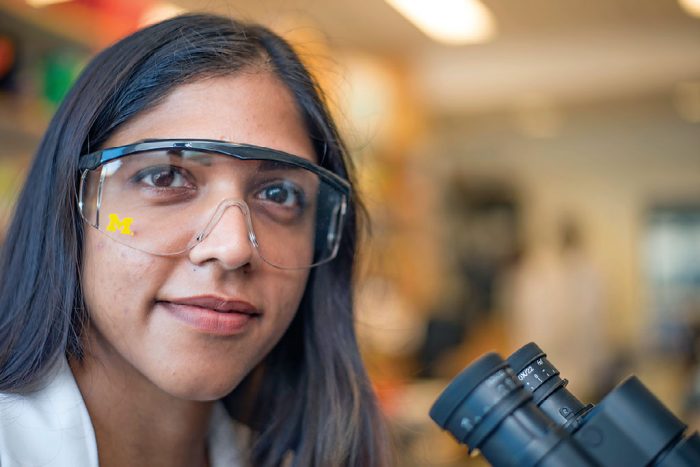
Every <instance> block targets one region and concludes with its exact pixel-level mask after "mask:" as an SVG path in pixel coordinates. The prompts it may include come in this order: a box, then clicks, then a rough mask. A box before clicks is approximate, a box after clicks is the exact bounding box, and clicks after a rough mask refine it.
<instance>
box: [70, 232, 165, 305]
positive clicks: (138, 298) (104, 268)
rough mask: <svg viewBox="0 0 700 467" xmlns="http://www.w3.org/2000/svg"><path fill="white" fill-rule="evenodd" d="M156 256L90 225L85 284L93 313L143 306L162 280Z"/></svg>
mask: <svg viewBox="0 0 700 467" xmlns="http://www.w3.org/2000/svg"><path fill="white" fill-rule="evenodd" d="M160 276H162V273H161V274H159V267H158V262H157V258H154V257H152V256H150V255H146V254H144V253H141V252H138V251H136V250H132V249H130V248H127V247H125V246H123V245H120V244H118V243H116V242H114V241H112V240H110V239H108V238H106V237H105V236H104V235H102V234H100V233H99V232H95V231H94V230H93V229H90V228H88V229H87V230H86V234H85V247H84V249H83V267H82V286H83V293H84V295H85V302H86V305H87V308H88V311H89V312H90V315H91V316H92V317H96V316H95V315H98V314H99V315H105V314H111V313H116V312H121V313H128V312H130V311H131V310H134V309H139V308H140V307H142V306H144V305H145V304H146V303H147V302H148V301H149V300H150V299H151V296H152V293H153V291H154V290H155V289H156V287H157V284H158V283H159V279H160Z"/></svg>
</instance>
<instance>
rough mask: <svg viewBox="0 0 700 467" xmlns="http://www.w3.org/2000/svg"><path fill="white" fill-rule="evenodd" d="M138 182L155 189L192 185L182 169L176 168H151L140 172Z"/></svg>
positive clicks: (137, 177)
mask: <svg viewBox="0 0 700 467" xmlns="http://www.w3.org/2000/svg"><path fill="white" fill-rule="evenodd" d="M136 181H137V182H141V183H144V184H146V185H148V186H151V187H154V188H186V187H188V186H190V185H191V184H190V183H189V181H188V179H187V176H186V175H185V174H184V173H183V171H182V169H180V168H179V167H174V166H160V167H149V168H147V169H144V170H142V171H141V172H139V174H138V175H137V176H136Z"/></svg>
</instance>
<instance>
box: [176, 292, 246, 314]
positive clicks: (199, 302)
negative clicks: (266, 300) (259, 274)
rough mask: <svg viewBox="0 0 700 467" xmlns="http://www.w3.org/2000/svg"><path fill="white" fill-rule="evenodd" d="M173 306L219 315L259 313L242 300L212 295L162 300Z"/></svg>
mask: <svg viewBox="0 0 700 467" xmlns="http://www.w3.org/2000/svg"><path fill="white" fill-rule="evenodd" d="M164 301H165V302H169V303H173V304H175V305H189V306H196V307H199V308H207V309H209V310H213V311H218V312H220V313H233V312H235V313H243V314H246V315H259V314H260V311H259V310H258V309H257V308H255V307H254V306H253V305H251V304H250V303H248V302H246V301H242V300H230V299H226V298H222V297H217V296H214V295H202V296H197V297H186V298H174V299H171V300H164Z"/></svg>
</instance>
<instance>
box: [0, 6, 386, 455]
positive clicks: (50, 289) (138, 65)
mask: <svg viewBox="0 0 700 467" xmlns="http://www.w3.org/2000/svg"><path fill="white" fill-rule="evenodd" d="M250 67H253V68H254V67H262V68H263V69H269V70H271V71H272V72H274V73H275V74H276V75H277V76H278V77H279V79H281V81H282V82H283V83H284V84H285V85H286V86H287V87H288V89H289V90H290V91H291V93H292V94H293V96H294V98H295V100H296V102H297V105H298V107H299V111H300V113H301V115H302V116H303V118H304V121H305V123H306V126H307V129H308V132H309V135H310V138H311V140H312V142H313V143H314V145H315V149H316V153H317V155H318V157H319V164H320V165H321V166H323V167H325V168H327V169H329V170H331V171H333V172H334V173H336V174H339V175H341V176H343V177H345V178H348V179H349V180H350V181H351V182H352V176H351V173H350V172H349V169H350V167H349V165H348V164H349V161H348V160H347V157H346V149H345V147H344V145H343V143H342V141H341V139H340V137H339V135H338V131H337V129H336V127H335V125H334V123H333V121H332V119H331V117H330V115H329V112H328V109H327V108H326V105H325V103H324V99H323V97H322V94H321V93H320V90H319V88H318V86H317V85H316V83H315V81H314V80H313V78H312V77H311V76H310V75H309V73H308V71H307V70H306V69H305V67H304V66H303V65H302V63H301V61H300V60H299V57H298V56H297V55H296V53H295V52H294V51H293V50H292V48H291V47H290V46H289V44H287V43H286V42H285V41H284V40H283V39H281V38H280V37H279V36H277V35H276V34H274V33H272V32H271V31H269V30H268V29H266V28H264V27H262V26H259V25H254V24H246V23H241V22H237V21H235V20H232V19H229V18H223V17H218V16H213V15H204V14H193V15H183V16H179V17H176V18H173V19H170V20H167V21H164V22H161V23H158V24H155V25H153V26H151V27H148V28H147V29H144V30H141V31H138V32H136V33H134V34H132V35H131V36H129V37H127V38H125V39H123V40H121V41H120V42H118V43H116V44H115V45H113V46H112V47H110V48H108V49H106V50H104V51H102V52H101V53H100V54H99V55H97V56H96V57H95V58H94V59H93V60H92V61H91V62H90V63H89V64H88V66H87V67H86V69H85V70H84V72H83V73H82V75H81V76H80V78H79V79H78V80H77V82H76V84H75V85H74V86H73V88H72V89H71V91H70V92H69V94H68V95H67V96H66V98H65V100H64V101H63V103H62V104H61V106H60V107H59V109H58V110H57V112H56V114H55V116H54V118H53V119H52V121H51V124H50V125H49V128H48V130H47V132H46V134H45V135H44V138H43V140H42V142H41V144H40V146H39V149H38V151H37V154H36V157H35V159H34V162H33V164H32V166H31V169H30V171H29V174H28V177H27V180H26V183H25V186H24V188H23V190H22V192H21V194H20V196H19V200H18V202H17V205H16V211H15V214H14V217H13V220H12V223H11V225H10V227H9V230H8V233H7V236H6V240H5V244H4V245H3V248H2V256H1V257H0V310H1V311H0V392H27V391H29V390H32V389H33V388H35V387H37V385H38V384H40V382H41V380H42V379H43V378H44V377H45V375H46V374H47V372H48V370H49V368H50V367H51V366H52V364H53V363H54V362H55V361H56V360H57V359H59V358H63V356H64V354H67V355H69V356H73V357H75V358H81V357H82V347H81V330H82V329H83V323H84V322H86V320H87V312H86V309H85V306H84V303H83V295H82V291H81V283H80V262H81V255H82V251H81V248H82V237H83V225H82V221H81V219H80V216H79V214H78V212H77V207H76V204H77V203H76V198H77V196H76V192H77V183H78V177H77V165H78V158H79V156H80V155H81V154H85V153H87V152H89V151H91V150H95V149H97V148H99V147H100V146H101V145H102V144H104V142H105V140H106V139H107V138H108V137H109V136H110V134H111V133H112V132H114V130H115V129H116V128H118V127H119V125H121V124H123V123H124V122H126V121H128V120H129V119H130V118H132V117H133V116H135V115H137V114H138V113H139V112H142V111H143V110H144V109H148V108H149V107H152V106H153V105H155V104H157V103H158V102H159V101H161V100H162V99H163V98H164V97H165V96H167V95H168V93H170V92H171V91H172V90H173V89H174V88H175V87H176V86H178V85H180V84H183V83H186V82H190V81H193V80H196V79H200V78H205V77H211V76H221V75H228V74H233V73H236V72H238V71H240V70H242V69H244V68H250ZM358 206H359V205H358V201H357V198H356V197H354V198H353V201H352V202H351V203H350V206H349V215H348V220H347V223H346V224H345V226H344V230H343V233H342V243H341V246H340V250H339V253H338V257H337V258H336V259H335V260H333V261H331V262H330V263H327V264H324V265H321V266H319V267H317V268H314V269H313V270H312V271H311V273H310V275H309V279H308V284H307V288H306V291H305V294H304V297H303V299H302V302H301V305H300V308H299V310H298V312H297V314H296V316H295V318H294V320H293V321H292V323H291V325H290V327H289V329H288V330H287V332H286V333H285V335H284V336H283V337H282V339H281V341H280V342H279V343H278V345H277V346H276V347H275V348H274V349H273V350H272V352H271V353H270V354H269V355H268V356H267V357H266V358H265V360H264V361H263V363H261V365H260V366H259V367H258V368H257V369H256V370H254V371H253V372H252V373H251V374H250V375H249V376H248V377H247V378H246V380H245V381H244V382H243V383H241V385H239V387H238V388H237V389H236V390H235V391H234V392H233V393H232V394H231V395H229V396H228V397H227V398H226V400H225V402H226V404H227V407H228V408H229V411H230V412H231V413H232V414H234V415H236V416H237V417H238V418H239V419H242V420H244V421H245V422H246V423H247V424H249V425H250V426H251V427H252V428H253V440H252V442H251V451H250V452H251V459H250V461H251V462H252V464H253V465H256V466H272V465H279V464H281V463H282V462H283V461H284V459H285V458H286V457H287V456H288V455H289V453H290V452H291V453H292V457H293V465H299V466H301V465H303V466H311V465H315V466H324V467H325V466H336V465H337V466H340V465H348V466H363V467H371V466H381V465H386V464H387V463H388V462H389V461H388V457H387V456H388V454H387V453H388V452H389V447H388V439H387V435H386V433H385V429H384V425H383V421H382V417H381V416H380V415H379V411H378V408H377V405H376V401H375V397H374V393H373V391H372V389H371V386H370V383H369V380H368V378H367V375H366V373H365V370H364V367H363V365H362V362H361V359H360V356H359V351H358V349H357V343H356V339H355V335H354V330H353V314H352V287H351V286H352V280H353V270H354V263H355V254H356V239H357V233H358V232H357V230H358V224H359V223H358V215H357V213H358ZM250 388H254V391H251V390H247V389H250Z"/></svg>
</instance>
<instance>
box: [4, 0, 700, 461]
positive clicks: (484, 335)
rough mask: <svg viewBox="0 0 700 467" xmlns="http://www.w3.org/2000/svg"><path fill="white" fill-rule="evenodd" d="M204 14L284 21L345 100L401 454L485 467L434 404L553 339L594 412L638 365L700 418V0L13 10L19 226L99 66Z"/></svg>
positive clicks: (14, 184)
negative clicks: (39, 167) (467, 373)
mask: <svg viewBox="0 0 700 467" xmlns="http://www.w3.org/2000/svg"><path fill="white" fill-rule="evenodd" d="M426 5H427V6H428V7H429V8H428V9H426V8H425V7H426ZM414 7H415V8H417V9H413V8H414ZM421 8H422V9H421ZM450 8H451V9H450ZM185 11H211V12H217V13H221V14H225V15H231V16H234V17H237V18H243V19H248V20H253V21H257V22H260V23H263V24H265V25H267V26H270V27H271V28H273V29H274V30H275V31H277V32H278V33H280V34H282V35H283V36H284V37H286V38H288V39H289V40H290V41H291V42H292V43H293V44H294V45H295V46H296V48H297V50H298V51H299V52H300V54H301V55H302V57H303V58H304V60H305V61H306V63H307V64H308V65H309V66H310V67H311V69H312V70H313V72H314V73H315V74H316V76H317V77H318V79H319V81H320V82H321V83H322V85H323V86H324V88H325V89H326V91H327V93H328V99H329V102H330V105H331V107H332V109H333V111H334V113H335V115H336V118H337V119H338V121H339V123H340V126H341V127H342V129H343V134H344V136H345V137H346V139H347V142H348V144H349V146H350V149H351V152H352V155H353V158H354V160H355V163H356V165H357V168H358V173H359V179H360V191H361V196H362V197H363V199H364V201H365V203H366V204H367V207H368V210H369V212H370V214H371V218H372V226H371V234H369V235H367V238H366V243H365V247H364V249H363V255H362V267H361V273H360V275H359V277H358V283H357V315H358V319H357V332H358V335H359V338H360V341H361V345H362V350H363V353H364V355H365V359H366V361H367V364H368V367H369V370H370V373H371V375H372V378H373V382H374V384H375V386H376V388H377V390H378V392H379V394H380V397H381V401H382V405H383V408H384V410H385V412H386V414H387V416H388V418H389V420H390V421H391V425H392V430H393V432H394V434H395V438H396V443H397V448H398V451H399V453H400V456H401V462H400V465H402V466H413V465H415V466H431V465H434V466H461V465H481V464H483V461H482V460H480V459H479V458H468V457H467V456H466V451H465V450H464V449H462V448H460V447H458V446H457V444H456V443H455V442H454V441H453V440H452V439H451V438H450V437H449V436H447V435H445V434H443V433H441V432H440V430H439V429H438V428H437V427H435V426H434V425H433V423H432V422H431V421H430V420H429V419H428V417H427V412H428V410H429V408H430V405H431V404H432V402H433V401H434V400H435V398H436V397H437V395H438V393H439V392H440V391H441V389H442V388H443V387H444V386H445V385H446V384H447V382H448V381H449V380H450V379H451V378H452V377H454V376H455V375H456V374H457V373H458V372H459V371H460V370H461V369H462V368H463V367H464V366H465V365H467V364H468V363H469V362H470V361H472V360H473V359H474V358H476V357H478V356H479V355H481V354H483V353H484V352H487V351H491V350H494V351H498V352H500V353H502V355H504V356H507V355H509V354H510V353H511V352H513V351H514V350H516V349H517V348H518V347H520V346H521V345H523V344H525V343H527V342H529V341H533V340H534V341H536V342H537V343H538V344H539V345H540V347H542V348H543V349H544V350H545V351H546V352H547V353H548V354H549V357H550V360H551V361H552V362H553V363H554V364H555V365H556V366H558V367H559V369H560V370H561V372H562V375H563V376H564V377H566V378H568V379H569V380H570V381H571V383H570V386H569V387H570V389H571V390H572V391H573V392H575V393H576V394H577V395H578V396H579V397H580V398H581V399H583V400H584V401H586V402H596V401H597V400H599V398H600V397H602V396H603V395H605V394H606V393H607V392H608V391H610V389H611V388H612V387H614V386H615V384H617V383H618V382H619V381H620V380H621V379H623V378H624V377H625V376H627V375H629V374H631V373H635V374H637V375H638V376H639V377H640V378H641V379H642V381H643V382H644V383H645V384H646V385H647V386H648V387H649V388H650V389H651V390H652V391H653V392H654V393H655V394H656V395H657V396H658V397H659V398H660V399H661V400H662V401H663V402H664V403H665V404H667V406H668V407H670V408H671V409H672V410H673V411H674V412H675V413H676V415H678V416H680V417H681V418H682V419H683V420H684V421H686V422H687V423H689V424H690V425H691V426H692V427H693V428H695V429H697V428H700V371H699V370H698V358H699V357H700V1H698V0H590V1H586V2H581V1H576V0H530V1H527V2H518V1H513V0H482V1H481V2H479V1H477V0H454V1H450V0H439V1H438V0H434V1H427V0H425V1H420V0H418V1H410V0H354V1H349V0H286V1H281V0H278V1H273V0H238V1H224V0H201V1H199V0H172V1H171V2H170V3H165V2H159V1H157V0H63V1H56V0H0V231H1V230H2V229H4V227H5V225H6V223H7V221H8V218H9V217H10V215H11V211H12V203H13V201H14V199H15V197H16V194H17V191H18V189H19V187H20V185H21V183H22V180H23V176H24V175H23V174H24V172H25V170H26V168H27V166H28V164H29V162H30V160H31V158H32V156H33V152H34V151H35V149H36V148H37V146H38V144H39V141H40V139H41V136H42V134H43V132H44V130H45V128H46V126H47V125H48V121H49V119H50V118H51V115H52V113H53V112H54V110H55V109H56V106H57V105H58V104H59V103H60V101H61V99H62V97H63V95H64V93H65V92H66V90H67V89H68V88H69V87H70V85H71V83H72V82H73V80H74V78H75V77H76V76H77V74H78V73H79V72H80V70H81V67H82V66H84V64H85V63H86V61H87V60H89V59H90V57H92V56H93V55H94V54H95V53H96V52H97V51H99V50H100V49H101V48H103V47H105V46H107V45H109V44H111V43H112V42H114V41H116V40H118V39H119V38H121V37H123V36H125V35H127V34H129V33H130V32H132V31H134V30H135V29H137V28H139V27H141V26H143V25H146V24H148V23H150V22H153V21H157V20H159V19H164V18H167V17H168V16H172V15H175V14H178V13H181V12H185Z"/></svg>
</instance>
